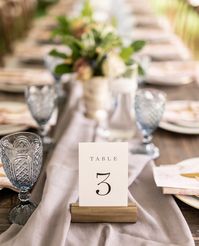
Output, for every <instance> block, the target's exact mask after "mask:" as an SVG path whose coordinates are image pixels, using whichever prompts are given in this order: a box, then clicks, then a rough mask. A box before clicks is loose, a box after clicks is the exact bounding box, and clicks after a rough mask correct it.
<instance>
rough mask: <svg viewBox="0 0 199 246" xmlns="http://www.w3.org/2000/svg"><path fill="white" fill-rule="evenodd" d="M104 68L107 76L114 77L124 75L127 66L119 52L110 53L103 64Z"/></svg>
mask: <svg viewBox="0 0 199 246" xmlns="http://www.w3.org/2000/svg"><path fill="white" fill-rule="evenodd" d="M102 70H103V73H104V75H105V76H107V77H111V78H114V77H117V76H119V75H122V74H123V73H124V72H125V71H126V66H125V63H124V62H123V60H122V59H121V58H120V57H119V56H118V55H117V54H115V53H110V54H108V57H107V59H106V60H105V61H104V63H103V65H102Z"/></svg>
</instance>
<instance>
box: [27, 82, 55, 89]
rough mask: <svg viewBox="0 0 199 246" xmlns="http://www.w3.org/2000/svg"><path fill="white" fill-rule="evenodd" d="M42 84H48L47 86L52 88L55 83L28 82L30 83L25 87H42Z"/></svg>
mask: <svg viewBox="0 0 199 246" xmlns="http://www.w3.org/2000/svg"><path fill="white" fill-rule="evenodd" d="M44 86H48V87H52V88H55V85H54V83H49V84H47V83H41V84H39V83H38V84H32V85H31V84H30V85H27V86H26V89H29V88H31V87H37V88H39V87H40V88H42V87H44Z"/></svg>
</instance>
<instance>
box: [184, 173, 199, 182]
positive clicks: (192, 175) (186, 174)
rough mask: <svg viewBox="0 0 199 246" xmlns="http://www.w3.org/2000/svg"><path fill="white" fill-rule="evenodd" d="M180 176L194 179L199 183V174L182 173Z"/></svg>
mask: <svg viewBox="0 0 199 246" xmlns="http://www.w3.org/2000/svg"><path fill="white" fill-rule="evenodd" d="M180 175H181V176H183V177H186V178H194V179H196V180H198V181H199V173H181V174H180Z"/></svg>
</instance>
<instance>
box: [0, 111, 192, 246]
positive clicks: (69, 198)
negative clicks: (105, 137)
mask: <svg viewBox="0 0 199 246" xmlns="http://www.w3.org/2000/svg"><path fill="white" fill-rule="evenodd" d="M71 108H72V107H71ZM70 117H71V119H70V123H68V126H67V127H66V129H65V131H64V132H63V134H62V137H61V139H60V140H59V142H58V144H57V146H56V148H55V150H54V152H53V154H52V156H51V159H50V161H49V162H48V164H47V165H46V167H45V168H44V171H43V173H42V175H41V177H40V180H39V182H38V183H37V185H36V186H35V188H34V191H33V199H34V200H36V201H37V202H39V205H38V207H37V209H36V210H35V212H34V213H33V214H32V216H31V217H30V218H29V220H28V222H27V223H26V225H24V226H19V225H11V226H10V228H9V229H8V230H7V231H6V232H4V233H3V234H1V235H0V245H1V246H73V245H74V246H79V245H82V246H124V245H127V246H129V245H135V246H145V245H146V246H156V245H157V246H168V245H171V246H172V245H179V246H191V245H194V242H193V239H192V235H191V232H190V230H189V227H188V225H187V223H186V221H185V219H184V217H183V215H182V214H181V211H180V209H179V208H178V206H177V205H176V203H175V201H174V199H173V198H172V197H171V196H169V195H163V194H162V192H161V189H159V188H157V187H156V185H155V183H154V180H153V175H152V162H151V161H150V159H149V157H147V156H144V155H132V154H129V200H130V201H134V202H135V203H136V204H137V207H138V220H137V222H136V223H135V224H125V223H124V224H119V223H113V224H110V223H99V224H97V223H92V224H91V223H86V224H80V223H71V215H70V209H69V207H70V204H71V203H74V202H76V201H77V200H78V143H79V142H92V141H93V136H94V135H95V130H96V126H95V122H93V121H92V120H89V119H86V118H85V117H84V116H83V115H82V114H81V113H78V112H74V113H73V114H71V116H70Z"/></svg>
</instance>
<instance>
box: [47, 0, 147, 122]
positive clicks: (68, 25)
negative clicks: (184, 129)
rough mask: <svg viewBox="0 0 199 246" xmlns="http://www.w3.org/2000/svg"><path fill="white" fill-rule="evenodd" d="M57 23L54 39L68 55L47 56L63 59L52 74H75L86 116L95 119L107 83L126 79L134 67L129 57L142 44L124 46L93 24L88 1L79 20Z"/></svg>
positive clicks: (113, 34)
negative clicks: (66, 48) (59, 42)
mask: <svg viewBox="0 0 199 246" xmlns="http://www.w3.org/2000/svg"><path fill="white" fill-rule="evenodd" d="M58 20H59V25H58V27H57V29H56V30H54V35H59V37H61V40H62V44H64V45H66V46H67V47H69V49H70V52H68V53H67V54H66V53H62V52H59V51H58V50H56V49H53V50H52V51H51V52H50V55H51V56H54V57H59V58H62V59H63V63H62V64H59V65H58V66H57V67H56V68H55V73H56V74H57V75H63V74H66V73H75V74H76V76H77V79H78V80H79V81H81V82H82V85H83V88H84V102H85V108H86V115H87V116H88V117H90V118H98V113H100V112H102V111H103V110H104V109H105V107H106V102H107V100H106V99H107V98H108V79H110V78H113V77H117V76H121V75H124V76H130V73H131V67H130V65H132V64H133V63H134V61H133V59H132V55H133V53H134V52H137V51H138V50H140V49H141V48H142V47H143V46H144V44H145V43H144V41H135V42H132V43H131V44H130V45H128V46H125V45H124V44H123V42H122V39H121V37H120V36H119V35H118V34H117V32H116V29H114V28H113V27H112V26H111V25H105V24H101V23H97V22H95V21H94V20H93V18H92V9H91V7H90V5H89V2H88V1H86V3H85V5H84V8H83V10H82V12H81V15H80V16H79V17H77V18H73V19H67V18H66V17H59V19H58ZM140 71H141V68H140ZM141 72H142V71H141Z"/></svg>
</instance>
